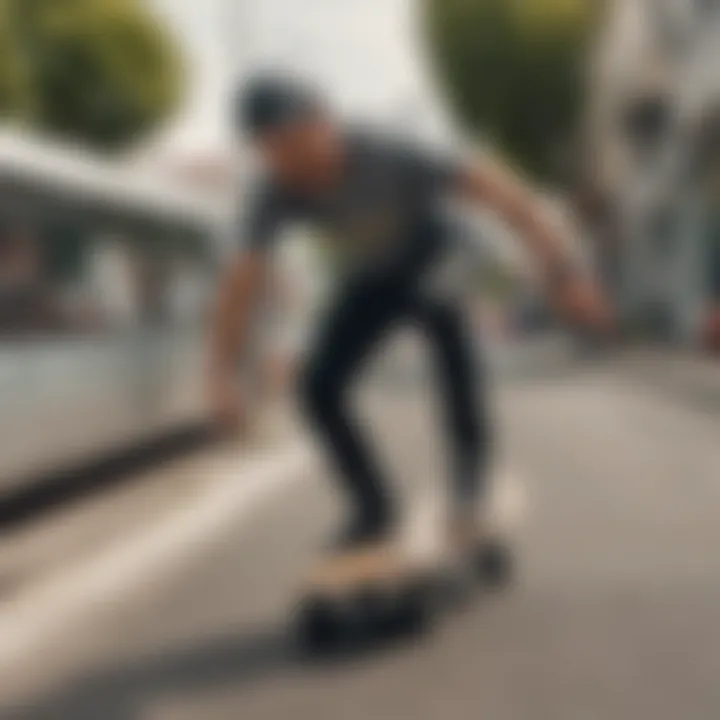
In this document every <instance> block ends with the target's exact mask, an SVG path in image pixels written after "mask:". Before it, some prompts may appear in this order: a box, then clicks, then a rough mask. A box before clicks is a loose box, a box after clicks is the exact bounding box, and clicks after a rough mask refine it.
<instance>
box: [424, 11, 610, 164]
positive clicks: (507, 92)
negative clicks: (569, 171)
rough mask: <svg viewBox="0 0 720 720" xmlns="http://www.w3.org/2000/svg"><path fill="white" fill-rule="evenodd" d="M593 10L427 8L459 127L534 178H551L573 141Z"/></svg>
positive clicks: (441, 75) (440, 69)
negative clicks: (484, 138) (483, 138)
mask: <svg viewBox="0 0 720 720" xmlns="http://www.w3.org/2000/svg"><path fill="white" fill-rule="evenodd" d="M596 9H597V4H596V3H595V2H593V0H426V17H425V20H426V26H427V30H428V36H429V40H430V44H431V47H432V51H433V55H434V57H435V60H436V67H437V70H438V75H439V78H440V80H441V82H442V83H443V85H444V87H445V89H446V91H447V95H448V98H449V101H450V103H451V105H452V106H453V108H454V110H455V111H456V113H457V115H458V117H459V119H460V121H461V122H462V123H463V124H464V126H465V127H466V128H467V129H469V130H470V131H471V132H473V133H480V132H482V133H483V134H484V135H486V136H489V137H490V139H492V141H493V142H495V143H497V144H498V145H499V146H500V148H501V149H502V150H503V151H504V152H506V153H507V154H509V155H510V156H512V157H513V158H514V159H515V160H516V161H517V162H518V163H519V164H520V165H521V166H523V167H524V168H525V169H527V170H529V171H530V172H532V173H534V174H536V175H538V176H541V177H548V176H552V175H554V174H555V173H556V171H557V169H558V158H559V157H560V154H562V153H563V152H567V151H568V149H569V148H568V145H569V143H570V142H571V140H572V137H573V135H574V132H575V129H576V123H577V122H578V120H579V113H580V110H581V106H582V103H583V88H584V71H585V65H586V63H585V58H586V54H587V51H588V49H589V41H590V38H591V35H592V31H593V29H594V19H595V10H596Z"/></svg>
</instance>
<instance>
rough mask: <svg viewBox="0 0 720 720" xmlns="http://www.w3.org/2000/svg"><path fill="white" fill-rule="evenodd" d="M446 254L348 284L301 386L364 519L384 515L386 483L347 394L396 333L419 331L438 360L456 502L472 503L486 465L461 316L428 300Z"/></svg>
mask: <svg viewBox="0 0 720 720" xmlns="http://www.w3.org/2000/svg"><path fill="white" fill-rule="evenodd" d="M440 253H441V251H438V250H437V249H423V248H420V249H418V250H416V251H413V252H411V253H406V254H405V255H404V256H403V257H400V258H399V259H398V260H397V261H396V262H394V263H392V264H391V265H390V266H388V267H385V268H384V269H383V270H382V271H379V270H378V271H374V272H368V273H366V274H364V275H359V276H356V277H354V278H353V279H352V280H350V281H349V282H348V283H347V285H346V286H345V287H344V288H343V289H342V290H341V292H340V296H339V298H337V299H336V301H335V302H334V303H333V304H332V307H331V308H330V311H329V312H328V314H327V317H326V318H325V319H324V322H323V323H322V324H321V327H320V331H319V335H318V337H317V339H316V342H315V346H314V349H313V350H312V351H311V353H310V357H309V359H308V361H307V364H306V367H305V371H304V373H303V374H302V376H301V377H302V379H301V383H302V384H301V395H302V401H303V407H304V410H305V413H306V415H307V416H308V417H309V419H310V420H311V422H312V424H313V425H314V427H315V428H316V430H317V431H318V433H319V435H320V437H321V439H322V440H323V441H324V443H326V444H327V446H328V449H329V451H330V454H331V457H332V459H333V460H334V461H335V464H336V466H337V469H338V470H339V472H340V474H341V477H342V478H343V480H344V482H345V483H346V485H347V489H348V491H349V493H350V495H351V499H352V501H353V503H354V505H355V507H356V509H357V510H358V512H360V513H368V514H377V513H387V512H388V511H389V510H390V508H391V503H390V499H389V487H390V486H389V483H388V480H387V478H385V477H384V476H383V473H382V470H381V468H380V467H379V466H378V464H377V460H376V458H375V456H374V454H373V453H372V452H371V451H370V449H369V448H368V447H367V445H366V442H365V437H364V433H363V431H362V427H361V425H360V424H359V423H358V421H357V420H356V419H355V417H354V416H353V414H352V412H351V411H350V409H349V408H348V407H347V402H348V389H349V387H350V385H351V383H352V380H353V379H354V377H355V376H356V375H357V373H358V372H359V370H360V369H361V368H362V366H363V362H364V360H365V359H366V358H367V357H368V355H369V354H370V353H371V351H373V350H375V349H377V347H378V345H379V344H380V343H381V342H382V341H383V340H385V339H386V338H387V336H388V335H389V334H390V333H391V332H392V331H393V330H394V329H396V328H397V327H398V326H400V325H403V324H417V325H418V326H419V327H420V328H422V330H423V331H424V333H425V335H426V337H427V339H428V341H429V345H430V347H431V349H432V351H433V354H434V360H435V367H436V370H437V377H438V382H439V387H440V390H441V393H442V397H443V400H444V406H445V409H446V426H447V430H448V435H449V440H450V443H451V451H452V458H453V466H452V468H451V473H452V475H453V480H454V483H455V486H454V490H455V492H456V494H457V495H458V496H459V497H460V498H461V499H464V500H467V501H472V500H473V499H474V497H475V496H476V495H477V493H478V492H479V491H480V490H481V489H482V484H483V482H482V481H483V477H484V475H485V471H486V468H487V465H488V462H489V450H490V428H489V422H488V413H487V407H486V405H487V403H486V398H485V392H484V387H483V384H484V383H483V378H482V377H480V374H479V365H478V363H477V362H476V359H475V357H474V349H473V342H472V338H471V336H470V333H469V332H468V329H467V328H466V326H465V317H464V315H463V312H462V310H461V308H460V307H459V306H458V305H457V304H455V303H453V302H450V301H443V300H441V299H438V298H431V297H429V296H428V295H427V293H424V292H423V290H422V287H421V285H422V280H423V278H424V277H425V275H426V273H427V272H428V271H430V270H431V269H432V267H433V265H434V264H435V263H436V262H437V261H438V255H439V254H440Z"/></svg>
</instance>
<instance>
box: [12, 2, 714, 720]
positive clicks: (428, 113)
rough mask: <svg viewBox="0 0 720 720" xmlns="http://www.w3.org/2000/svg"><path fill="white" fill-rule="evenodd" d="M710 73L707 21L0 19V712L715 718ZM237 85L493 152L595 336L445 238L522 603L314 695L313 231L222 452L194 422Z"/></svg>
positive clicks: (468, 15) (402, 469)
mask: <svg viewBox="0 0 720 720" xmlns="http://www.w3.org/2000/svg"><path fill="white" fill-rule="evenodd" d="M718 47H720V3H718V2H716V1H715V0H603V1H600V0H204V2H195V1H194V0H0V715H2V713H3V711H4V708H6V707H7V712H8V713H15V714H13V715H9V717H10V716H12V717H15V715H16V714H18V713H21V712H22V713H23V715H22V716H23V717H25V716H27V717H37V718H48V719H54V718H68V720H70V719H72V720H78V719H81V718H89V719H92V720H95V719H99V718H112V719H114V718H117V719H118V720H130V719H132V718H146V717H147V718H156V717H157V718H161V717H162V718H192V719H195V718H198V719H200V718H202V719H203V720H205V719H206V718H238V717H243V718H245V717H247V718H254V717H258V718H260V717H267V718H284V717H291V716H296V717H328V718H337V717H348V718H351V717H358V718H366V717H369V716H370V714H373V715H375V716H376V717H378V718H404V717H410V716H411V715H412V716H414V717H418V718H420V717H428V718H434V717H438V716H439V715H440V714H441V712H442V714H443V715H447V716H452V717H457V718H465V717H475V716H477V715H479V714H481V713H485V714H487V715H488V716H489V717H492V718H498V719H500V718H519V719H524V718H536V717H552V718H553V719H554V720H559V719H561V718H573V720H577V718H580V717H598V718H603V717H615V718H624V717H627V718H631V717H632V718H645V717H653V718H655V719H656V720H657V719H658V718H664V717H667V718H671V717H672V718H675V717H678V716H679V714H680V713H682V714H683V715H685V716H687V715H690V716H692V717H708V718H709V717H715V716H717V714H718V713H720V690H718V687H717V682H716V679H717V673H718V671H720V630H718V628H720V623H718V622H717V621H718V616H717V608H718V607H720V562H719V561H718V559H717V557H716V552H715V551H714V548H716V547H717V543H718V541H719V540H720V531H718V530H717V529H716V520H715V513H714V509H715V507H716V506H717V501H718V488H719V487H720V484H719V483H718V481H720V458H719V456H718V453H717V450H716V447H717V445H716V440H717V437H718V430H719V429H720V422H719V420H718V418H719V415H718V413H720V364H718V363H719V358H718V355H720V55H719V53H720V51H719V50H718ZM268 68H270V69H279V70H281V71H287V70H291V71H292V72H293V73H296V74H299V75H301V76H303V77H307V78H309V79H311V80H312V81H313V82H314V83H316V84H317V85H318V86H320V87H321V88H322V89H323V90H325V91H326V92H327V93H328V95H329V96H330V97H331V98H332V100H333V102H334V103H335V104H336V105H337V107H338V108H339V110H340V112H341V113H342V114H343V116H345V117H347V118H348V119H352V120H362V121H364V122H367V123H372V124H377V125H380V126H384V127H387V128H391V129H392V130H393V131H399V132H401V133H404V134H406V135H408V136H412V137H413V138H417V139H419V140H422V141H423V142H426V143H428V144H429V145H432V146H436V147H442V148H446V149H447V150H448V151H452V152H465V153H473V152H476V151H480V152H482V151H483V150H485V149H488V148H490V149H492V151H493V152H494V153H496V154H498V155H499V156H500V157H502V158H503V159H504V160H505V161H506V162H508V163H509V164H511V165H512V166H513V167H514V168H516V169H517V170H518V171H520V172H521V173H523V174H524V175H525V176H527V177H528V178H529V179H530V180H531V181H532V182H533V184H534V185H535V187H536V188H537V190H538V192H539V193H540V194H541V195H542V196H543V197H544V199H545V201H546V202H547V205H548V208H549V209H550V210H551V211H552V212H553V213H554V216H555V217H556V218H557V222H558V224H562V225H564V227H565V228H566V230H568V231H569V232H568V233H567V236H568V237H569V238H571V241H572V244H573V247H572V248H570V249H569V250H570V251H571V252H572V253H574V254H575V255H576V256H577V257H579V258H582V260H583V261H584V262H585V263H586V264H587V265H588V266H590V267H592V268H593V269H594V271H595V272H596V273H597V275H598V277H599V278H600V279H601V280H602V282H603V285H604V287H605V289H606V291H607V293H608V295H609V297H610V298H611V300H612V302H613V305H614V307H615V308H616V310H617V313H618V317H619V320H620V326H621V332H620V333H618V337H617V338H614V340H613V342H612V343H611V344H609V345H608V344H603V346H602V347H600V346H599V345H598V344H597V343H595V342H594V341H593V339H592V338H588V337H587V336H585V335H583V334H582V333H580V332H578V331H577V330H576V329H575V328H572V327H568V326H567V325H566V324H564V323H563V322H561V320H560V319H558V318H557V317H555V316H554V315H553V314H552V313H551V312H550V308H549V306H548V303H547V302H546V301H545V299H544V297H543V295H542V291H541V285H540V282H539V278H538V276H537V273H536V271H535V268H534V267H533V265H532V263H531V262H530V259H529V258H528V257H526V255H525V254H524V252H523V250H522V247H521V245H520V244H519V243H518V242H517V241H516V239H515V238H514V237H513V236H512V233H511V232H510V231H509V230H508V229H507V228H505V227H504V226H503V225H502V224H500V223H499V222H498V221H497V220H496V219H494V218H493V217H490V216H487V215H486V214H485V213H482V212H479V213H474V214H469V215H468V214H467V213H466V212H461V211H458V212H457V224H458V234H459V236H461V237H462V238H463V240H465V241H466V244H467V246H468V247H470V248H472V253H471V255H472V258H473V260H472V263H471V264H470V265H469V266H467V267H465V268H464V270H465V271H467V272H465V273H464V275H463V289H464V291H466V295H467V299H466V302H467V304H468V310H469V312H470V313H471V317H472V318H473V323H474V328H475V329H476V334H477V337H478V341H479V342H481V343H482V345H483V349H484V351H485V355H486V358H487V362H488V364H489V366H490V368H491V372H492V375H493V378H494V380H495V386H496V392H495V393H494V395H495V404H496V406H497V414H498V417H499V418H500V419H501V431H502V432H501V435H502V445H503V453H502V455H503V460H502V462H503V464H507V465H508V466H509V467H512V469H513V473H514V474H516V475H517V476H518V477H520V478H521V479H522V480H521V482H520V486H521V487H522V488H525V489H524V490H522V491H521V494H522V495H523V496H525V495H526V494H527V498H528V500H527V503H526V504H527V507H528V518H527V520H526V522H524V523H523V524H522V527H521V529H520V530H519V534H518V556H519V558H520V562H521V567H520V571H519V578H518V587H517V588H515V589H514V590H513V591H512V593H511V595H510V596H509V597H503V598H500V599H497V600H496V601H495V602H494V604H493V603H492V602H491V603H489V606H488V607H485V606H484V607H478V608H474V609H473V610H471V611H467V612H464V613H463V614H462V615H461V616H460V617H458V618H457V620H454V621H453V623H454V624H452V625H450V626H449V628H448V631H447V632H446V633H444V634H443V635H442V636H441V637H440V639H439V640H437V641H435V640H433V641H431V642H430V643H428V644H427V646H426V645H425V644H423V646H422V647H418V646H413V647H412V648H410V649H408V648H402V649H398V650H397V652H396V653H395V654H391V655H390V656H387V655H383V656H382V657H381V658H376V659H371V660H369V661H366V664H360V665H354V664H353V665H351V667H349V668H348V667H343V668H341V669H338V668H333V669H332V671H331V670H328V669H327V668H325V669H323V670H319V671H318V670H317V669H316V670H313V671H312V672H309V671H306V669H304V668H302V667H300V664H299V663H297V662H296V661H295V658H294V656H293V653H292V648H291V645H292V643H291V642H290V641H289V640H288V638H287V636H286V634H285V631H284V627H285V625H284V621H285V620H286V618H287V616H288V613H289V611H288V608H290V607H291V606H292V603H293V602H294V600H296V593H294V591H293V588H294V585H293V582H294V581H296V580H297V578H298V577H299V575H301V574H302V572H303V568H304V567H305V566H307V564H308V563H310V562H311V561H312V559H313V557H314V552H315V550H316V548H317V546H318V538H319V537H321V536H322V532H323V531H325V530H327V527H328V526H332V520H333V518H334V517H336V516H337V512H338V509H337V508H336V506H335V504H334V502H335V499H334V496H333V495H332V491H331V488H332V487H333V484H332V482H331V480H329V479H328V478H327V475H326V473H325V471H324V470H323V469H322V467H318V466H317V465H316V459H315V458H314V456H313V453H312V451H311V449H310V448H309V447H308V446H307V441H306V438H305V436H304V433H303V431H302V428H301V427H298V424H297V422H296V421H295V418H294V410H293V402H292V397H291V395H292V392H291V391H292V369H293V367H294V363H295V361H296V359H297V357H298V356H299V355H301V354H302V350H303V348H304V346H305V344H306V343H305V338H306V337H307V333H308V332H309V331H310V330H311V327H312V322H313V318H314V317H315V309H316V308H317V307H318V306H319V305H321V304H322V299H323V295H324V292H325V289H326V285H327V272H326V258H325V257H324V255H323V253H322V252H321V251H318V248H317V247H316V245H315V244H314V243H313V242H312V240H313V239H314V238H313V237H312V235H313V233H312V231H311V230H308V229H300V230H295V231H293V232H292V233H290V235H291V236H290V237H288V239H287V242H286V243H285V244H284V246H283V250H282V252H281V254H280V257H279V258H278V263H277V266H276V270H275V276H274V282H273V283H271V287H270V289H269V292H268V293H267V297H266V298H265V301H264V305H263V308H262V314H261V316H260V320H261V321H260V322H258V323H257V331H256V332H255V334H254V338H253V339H254V342H253V347H252V352H251V353H250V356H249V357H248V360H247V363H246V367H245V370H246V371H247V372H246V378H249V380H248V383H249V386H250V388H251V390H252V393H253V400H254V404H253V417H252V420H253V422H252V427H251V429H250V431H249V432H248V434H247V435H246V436H245V437H244V438H243V439H242V440H238V442H237V443H236V444H229V445H228V444H224V445H222V446H218V445H217V444H216V443H214V442H212V437H211V433H209V432H208V427H207V426H208V408H207V403H206V398H205V388H204V380H205V374H204V373H205V355H206V349H205V344H206V337H207V320H208V312H209V310H210V308H211V304H212V301H213V295H214V291H215V287H216V282H217V280H218V277H219V274H220V272H221V271H222V268H223V265H224V264H225V263H226V262H227V260H228V257H229V255H230V254H231V253H232V252H233V249H234V248H235V247H237V243H238V242H239V241H240V239H239V238H238V237H236V235H237V232H236V228H235V218H237V216H238V214H239V213H242V210H243V208H244V205H245V198H246V196H247V194H248V192H249V189H250V188H251V184H252V181H253V177H254V160H253V158H252V157H251V154H250V152H249V149H248V148H247V147H246V145H245V142H244V140H243V138H241V137H236V135H235V133H234V132H233V128H232V125H231V122H230V121H231V115H230V112H229V107H230V100H231V97H232V95H233V93H234V91H235V90H236V88H237V87H238V86H239V84H241V83H242V81H243V79H244V78H247V77H248V76H249V75H250V74H252V73H253V72H255V71H257V70H259V69H268ZM426 381H427V370H426V367H425V358H424V353H423V348H422V344H421V343H418V342H417V341H416V339H415V338H414V337H412V336H410V335H407V336H405V335H403V336H402V337H399V338H398V340H397V342H395V343H393V344H392V346H391V347H390V348H389V350H388V353H386V356H384V357H383V358H382V359H381V360H380V361H379V363H378V364H377V365H376V366H373V368H372V370H371V372H370V377H369V378H368V393H367V402H366V405H367V407H365V409H364V411H365V412H366V413H367V418H368V424H369V425H370V426H371V427H372V429H373V431H374V432H375V433H376V434H377V436H378V438H379V439H380V440H381V441H383V442H384V443H385V444H386V445H387V446H388V448H387V454H388V458H387V461H388V462H389V463H391V464H393V467H396V469H397V473H398V477H399V478H403V480H401V481H399V483H400V487H399V492H402V493H403V494H405V495H406V496H407V498H408V503H409V506H412V502H413V498H414V497H415V496H416V495H417V494H418V493H419V492H420V489H421V488H426V487H427V486H432V485H433V484H434V485H435V486H441V485H442V481H441V480H439V479H438V476H439V475H440V474H441V471H440V470H439V469H438V467H439V466H438V463H439V462H441V459H442V455H443V448H442V442H441V439H438V437H437V435H438V432H437V430H436V429H435V428H434V425H433V417H432V413H431V412H430V411H428V410H427V407H428V406H429V405H430V406H431V399H432V387H428V382H426ZM428 438H430V439H431V440H428ZM418 448H422V452H419V451H418ZM439 459H440V460H439ZM276 490H282V492H278V493H276ZM3 638H6V641H3ZM80 638H82V640H80ZM308 672H309V674H308ZM271 689H272V690H271ZM371 706H372V708H371ZM17 716H18V717H20V715H19V714H18V715H17Z"/></svg>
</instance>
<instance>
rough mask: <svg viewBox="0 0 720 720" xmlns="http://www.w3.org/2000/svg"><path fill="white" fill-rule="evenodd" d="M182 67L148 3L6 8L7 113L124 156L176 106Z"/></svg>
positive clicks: (0, 42)
mask: <svg viewBox="0 0 720 720" xmlns="http://www.w3.org/2000/svg"><path fill="white" fill-rule="evenodd" d="M181 90H182V63H181V61H180V55H179V51H178V49H177V47H176V46H175V44H174V42H173V39H172V38H171V37H170V36H169V35H168V33H167V32H166V31H165V30H164V29H163V28H162V27H161V26H160V24H159V23H158V21H157V19H156V18H154V17H153V16H152V15H150V14H149V13H148V11H147V9H146V8H144V7H143V5H142V4H141V3H140V0H0V112H2V113H3V114H4V115H5V116H8V115H11V116H17V117H20V118H21V119H23V120H24V121H26V122H28V123H29V124H31V125H32V126H34V127H38V128H40V129H43V130H48V131H51V132H53V133H55V134H58V135H61V136H65V137H70V138H77V139H81V140H83V141H85V142H87V143H89V144H90V145H93V146H96V147H98V148H102V149H109V150H113V149H119V148H122V147H124V146H126V145H127V144H128V143H130V142H132V141H133V140H135V139H137V138H139V137H142V136H143V135H144V134H146V133H147V132H149V131H150V130H152V129H153V128H154V127H156V126H157V124H158V123H160V122H161V121H162V120H164V119H165V118H166V117H167V116H168V115H169V114H170V113H171V112H172V110H173V109H174V108H175V107H176V105H177V103H178V101H179V98H180V95H181Z"/></svg>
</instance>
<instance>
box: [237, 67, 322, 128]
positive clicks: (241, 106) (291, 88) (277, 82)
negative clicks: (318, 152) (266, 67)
mask: <svg viewBox="0 0 720 720" xmlns="http://www.w3.org/2000/svg"><path fill="white" fill-rule="evenodd" d="M321 109H322V102H321V101H320V98H319V96H318V94H317V93H316V92H315V91H314V90H313V89H311V88H309V87H308V86H306V85H304V84H303V83H302V82H300V81H298V80H294V79H291V78H288V77H283V76H278V75H263V76H258V77H254V78H252V79H251V80H250V81H249V82H246V83H244V84H243V86H242V87H241V88H240V91H239V93H238V96H237V100H236V104H235V123H236V126H237V127H238V128H239V129H242V130H243V131H245V132H246V133H248V134H249V135H258V134H259V133H262V132H266V131H268V130H273V129H275V128H278V127H281V126H283V125H287V124H289V123H293V122H298V121H300V120H304V119H306V118H307V117H308V116H310V115H313V114H315V113H318V112H319V111H320V110H321Z"/></svg>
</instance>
